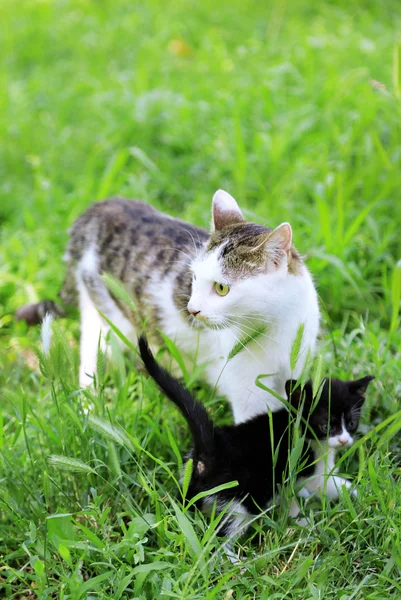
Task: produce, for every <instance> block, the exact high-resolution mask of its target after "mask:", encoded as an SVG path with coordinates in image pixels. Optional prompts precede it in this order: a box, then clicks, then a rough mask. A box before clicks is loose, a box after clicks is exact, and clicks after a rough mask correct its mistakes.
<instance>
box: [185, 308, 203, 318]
mask: <svg viewBox="0 0 401 600" xmlns="http://www.w3.org/2000/svg"><path fill="white" fill-rule="evenodd" d="M188 312H189V314H190V315H193V316H194V317H196V315H199V313H200V310H195V309H194V308H188Z"/></svg>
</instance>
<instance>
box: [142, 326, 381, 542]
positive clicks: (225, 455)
mask: <svg viewBox="0 0 401 600" xmlns="http://www.w3.org/2000/svg"><path fill="white" fill-rule="evenodd" d="M139 350H140V354H141V357H142V360H143V362H144V364H145V366H146V369H147V371H148V372H149V374H150V375H151V377H152V378H153V379H154V380H155V381H156V383H157V384H158V386H159V387H160V389H161V390H162V391H163V392H164V394H165V395H166V396H167V397H168V398H169V399H170V400H171V401H172V402H174V404H175V405H176V406H177V407H178V408H179V409H180V411H181V412H182V414H183V415H184V417H185V419H186V420H187V422H188V425H189V427H190V430H191V434H192V437H193V441H194V448H193V450H192V458H193V463H194V464H193V473H192V478H191V482H190V485H189V489H188V495H187V497H188V498H189V499H190V498H193V497H194V496H195V495H196V494H198V493H199V492H203V491H206V490H210V489H212V488H213V487H215V486H218V485H221V484H223V483H228V482H230V481H234V480H237V481H238V486H237V487H234V488H231V489H228V490H223V491H222V492H220V493H219V494H218V495H217V496H216V499H217V500H218V508H220V509H221V508H222V507H224V505H226V504H227V503H229V502H231V501H232V500H237V501H240V502H241V504H242V507H244V508H245V509H246V510H247V512H248V513H249V514H258V513H259V512H260V510H261V509H264V508H265V507H266V506H267V505H268V503H269V502H270V501H271V500H272V499H273V497H274V495H275V493H276V492H277V489H278V486H279V485H280V484H282V483H283V482H284V481H285V478H286V476H287V475H288V473H287V471H288V469H287V466H288V458H289V454H290V451H291V448H292V423H293V421H294V419H293V417H292V416H291V415H290V412H289V411H288V410H287V409H286V408H283V409H282V410H279V411H277V412H274V413H271V414H270V415H269V414H263V415H260V416H257V417H254V418H253V419H251V420H249V421H247V422H245V423H240V424H238V425H226V426H223V427H217V426H215V425H214V424H213V421H212V420H211V419H210V417H209V415H208V413H207V411H206V409H205V407H204V406H203V405H202V404H201V403H200V402H199V401H197V400H195V399H194V398H193V397H192V396H191V394H190V393H189V391H188V390H187V389H186V388H185V387H184V386H183V385H181V383H179V381H177V379H175V378H174V377H172V376H171V375H170V373H168V372H167V371H166V370H165V369H163V368H162V367H161V366H160V365H159V364H158V363H157V362H156V361H155V359H154V357H153V355H152V353H151V351H150V350H149V347H148V343H147V340H146V338H145V337H144V336H142V337H141V338H140V339H139ZM371 379H373V377H366V378H364V379H363V380H359V381H358V382H343V381H340V380H338V379H332V380H331V386H330V382H329V380H325V382H324V384H323V386H322V389H321V395H320V398H319V400H316V399H315V400H314V399H313V394H312V386H311V384H310V383H308V384H306V386H305V387H304V389H303V390H301V388H300V387H299V386H298V387H296V386H297V382H295V381H291V382H287V386H286V387H287V393H288V396H289V399H290V404H291V406H292V407H293V408H295V409H298V408H300V407H302V410H303V413H302V417H303V418H302V420H301V433H302V434H304V448H303V453H302V458H301V468H300V471H299V472H298V475H307V474H308V472H309V471H310V470H311V469H312V470H313V467H311V463H312V462H313V460H314V455H313V451H312V449H311V447H310V444H309V441H310V440H311V439H316V438H318V439H324V438H326V437H327V433H325V434H324V433H323V432H322V429H321V425H322V422H323V423H328V420H329V417H330V427H331V426H332V424H333V427H335V426H336V424H337V421H338V419H340V423H341V418H344V419H345V420H346V419H347V418H348V417H346V415H348V414H352V415H353V417H352V418H353V420H356V423H358V420H359V414H360V407H361V406H362V404H363V401H364V397H363V393H364V391H365V390H366V387H367V385H368V383H369V381H370V380H371ZM315 405H316V406H315ZM291 412H292V411H291ZM342 416H343V417H342ZM270 431H272V432H273V436H272V437H271V435H270ZM272 438H273V439H272ZM274 454H275V455H276V459H275V460H273V456H274ZM198 506H199V508H201V509H202V508H203V509H204V508H205V502H204V500H203V499H202V500H200V502H199V503H198ZM231 525H232V523H231V522H230V519H227V520H226V521H225V525H224V527H223V528H222V529H221V531H220V535H225V534H226V533H232V529H231Z"/></svg>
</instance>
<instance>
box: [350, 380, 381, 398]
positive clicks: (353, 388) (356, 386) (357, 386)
mask: <svg viewBox="0 0 401 600" xmlns="http://www.w3.org/2000/svg"><path fill="white" fill-rule="evenodd" d="M374 378H375V377H374V376H373V375H367V376H366V377H362V379H357V380H356V381H349V382H348V389H349V391H350V393H351V394H352V395H353V396H356V397H357V398H358V399H362V400H364V399H365V394H366V390H367V389H368V385H369V383H370V382H371V381H373V379H374Z"/></svg>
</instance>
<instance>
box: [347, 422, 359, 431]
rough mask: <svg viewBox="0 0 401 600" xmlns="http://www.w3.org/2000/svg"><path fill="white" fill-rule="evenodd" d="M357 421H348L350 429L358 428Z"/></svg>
mask: <svg viewBox="0 0 401 600" xmlns="http://www.w3.org/2000/svg"><path fill="white" fill-rule="evenodd" d="M356 426H357V423H356V421H348V429H356Z"/></svg>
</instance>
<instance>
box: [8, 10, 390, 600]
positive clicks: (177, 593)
mask: <svg viewBox="0 0 401 600" xmlns="http://www.w3.org/2000/svg"><path fill="white" fill-rule="evenodd" d="M400 26H401V8H400V5H399V1H398V0H387V1H386V2H384V1H382V2H374V1H373V0H364V1H362V0H355V1H354V2H345V1H337V2H335V1H331V2H317V1H316V2H314V1H310V2H306V1H305V0H304V1H301V0H291V2H290V1H289V0H288V1H287V2H285V1H267V2H256V1H248V2H239V1H236V0H234V1H233V2H230V3H223V2H210V1H209V0H205V1H203V2H199V3H195V2H191V1H189V0H177V1H175V2H170V1H166V2H160V0H157V1H155V0H148V1H147V2H143V3H139V2H129V1H127V0H114V1H113V2H112V1H109V0H102V1H99V2H95V1H90V0H74V1H72V0H71V1H69V0H58V1H54V2H51V1H47V0H37V1H34V0H30V1H28V0H20V1H19V2H18V8H17V7H16V4H15V2H13V1H11V0H3V1H2V2H1V5H0V29H1V31H0V53H1V56H2V58H3V64H2V67H1V70H0V83H1V90H2V93H1V94H0V140H1V144H0V227H1V232H0V235H1V247H0V384H1V392H0V393H1V415H0V425H1V427H0V450H1V454H0V560H1V566H0V595H1V593H2V592H1V590H2V589H3V590H4V591H3V596H4V597H6V598H61V599H67V598H73V599H75V598H76V599H77V600H80V599H84V598H110V599H119V598H121V599H127V600H128V599H133V598H138V599H143V598H156V597H158V598H160V599H164V598H166V599H167V598H182V599H183V600H189V599H195V598H199V599H204V598H206V599H212V598H217V599H227V600H229V599H230V598H234V599H235V600H239V599H245V598H246V599H251V598H255V599H262V600H263V599H266V600H267V599H271V598H276V599H282V598H288V599H292V598H294V599H303V598H305V599H308V600H309V599H310V600H312V599H313V600H318V599H320V598H325V599H328V598H336V599H337V598H338V599H339V600H351V599H352V600H358V599H359V600H361V599H364V600H365V599H368V598H369V599H377V600H379V599H380V600H383V598H389V597H390V596H391V597H394V598H397V597H401V578H400V575H401V549H400V535H401V497H400V496H401V490H400V484H399V477H400V474H401V470H400V464H401V443H400V441H399V429H400V427H401V416H400V415H399V414H398V413H397V411H398V410H399V409H400V403H399V397H400V394H401V384H400V381H401V351H400V343H401V334H400V331H399V324H400V322H399V306H400V294H401V266H400V265H398V267H397V261H398V260H399V259H401V236H400V231H401V208H400V207H401V202H400V200H401V47H400V42H401V38H400ZM220 187H221V188H223V189H226V190H227V191H229V192H230V193H232V194H233V195H234V196H235V197H236V198H237V199H238V201H239V203H240V205H241V206H242V207H243V208H244V212H245V214H246V215H247V216H248V217H249V218H253V219H256V220H259V221H261V222H263V223H267V224H269V225H270V226H276V225H278V224H279V223H280V222H282V221H284V220H287V221H289V222H290V223H291V224H292V226H293V230H294V242H295V244H296V246H297V247H298V248H299V250H300V251H301V252H302V253H303V254H305V255H306V257H307V259H308V265H309V267H310V269H311V271H312V272H313V275H314V277H315V280H316V284H317V287H318V291H319V294H320V297H321V300H322V309H323V311H324V320H323V331H322V336H321V338H322V339H321V355H322V357H323V359H324V362H325V365H326V366H325V371H326V372H327V373H329V372H331V373H332V374H333V375H337V376H341V377H351V376H363V375H365V374H374V375H376V377H377V379H376V381H375V382H374V384H373V385H372V388H371V389H370V390H369V394H368V400H367V403H366V406H365V410H364V416H363V423H362V425H361V432H362V434H364V435H365V436H366V437H365V438H363V439H362V441H361V442H360V443H359V444H358V445H357V448H356V449H355V452H354V453H350V457H349V460H347V461H345V462H344V463H343V465H342V468H343V467H344V469H345V470H347V471H348V472H350V473H353V474H354V476H355V477H356V478H357V480H358V489H359V495H358V498H357V499H352V500H351V499H350V497H349V496H348V494H345V496H344V498H343V499H342V500H341V501H340V502H339V503H338V504H337V505H332V506H323V507H321V508H320V509H318V510H317V511H316V512H315V513H313V515H312V516H311V518H312V520H314V525H313V526H311V527H309V528H307V529H305V530H302V529H300V528H299V527H297V526H295V525H294V524H293V523H289V522H288V521H287V519H286V515H285V514H282V513H280V512H276V514H275V515H274V519H273V518H272V517H273V515H272V514H271V513H268V514H267V515H266V516H264V517H262V518H261V519H260V520H259V521H258V522H257V523H256V533H253V534H252V535H249V536H248V537H245V538H242V540H241V542H240V543H239V544H238V545H237V549H241V547H242V550H241V552H242V555H243V556H244V557H245V558H244V561H243V563H242V565H240V566H238V565H232V564H230V563H229V562H228V561H227V560H226V559H225V558H224V557H223V556H220V554H219V553H218V548H219V543H218V542H216V540H215V537H214V528H215V525H216V523H215V520H214V521H213V523H212V526H211V528H208V523H209V522H208V521H207V520H204V519H203V518H202V517H201V515H199V514H197V513H195V514H194V513H191V512H187V510H186V508H185V507H184V505H183V503H182V502H180V501H179V500H178V495H177V485H179V484H177V482H176V480H175V479H177V480H178V479H179V473H180V466H181V464H182V457H183V456H185V451H186V449H187V448H188V442H189V440H188V435H187V432H186V429H185V427H184V424H183V422H182V419H181V418H180V417H179V416H178V415H177V413H176V411H175V410H173V409H172V408H171V407H170V406H169V405H168V404H167V402H166V401H165V400H163V398H161V397H160V395H159V394H158V393H157V392H156V390H155V387H154V386H153V385H152V384H151V383H150V382H148V381H146V380H145V379H143V378H142V376H141V375H140V374H137V373H136V372H135V370H134V369H133V367H132V364H131V361H132V357H130V356H128V357H126V358H124V357H123V356H121V354H119V353H118V352H117V351H116V361H115V365H114V366H113V367H109V366H107V367H106V365H105V364H104V362H103V361H99V368H98V378H99V385H98V390H97V393H96V394H95V395H94V396H93V398H91V401H92V402H93V403H94V409H93V411H92V414H93V415H94V416H95V417H96V416H97V417H99V418H101V419H103V420H101V421H97V420H96V419H95V420H93V419H92V420H89V419H88V415H87V411H85V406H86V405H87V403H88V397H87V394H84V393H83V392H80V391H78V386H77V379H76V366H77V340H78V333H79V332H78V326H77V323H76V322H75V321H74V320H68V321H67V320H63V321H61V322H60V324H59V326H58V328H56V332H55V338H54V339H55V342H54V346H53V350H52V353H51V355H50V357H49V358H46V357H43V356H42V361H41V362H42V364H41V367H42V369H41V370H40V369H39V367H38V361H37V358H36V354H35V351H36V349H38V348H39V330H38V329H32V330H29V331H28V330H27V329H26V328H25V326H24V325H23V324H22V323H15V322H14V320H13V312H14V311H15V310H16V309H17V308H18V307H19V306H20V305H21V304H23V303H25V302H28V301H35V300H38V299H41V298H47V297H53V298H55V297H56V295H57V291H58V289H59V286H60V284H61V282H62V279H63V267H62V263H61V257H62V254H63V252H64V248H65V244H66V241H67V229H68V227H69V226H70V225H71V224H72V222H73V221H74V219H75V218H76V217H77V216H78V215H79V214H80V213H81V212H82V211H83V210H84V209H85V208H86V207H87V206H88V205H89V203H90V202H92V201H93V200H100V199H103V198H105V197H107V196H109V195H113V194H120V195H126V196H129V197H133V198H141V199H144V200H146V201H148V202H150V203H152V204H154V205H155V206H157V207H159V208H161V209H163V210H165V211H168V212H169V213H170V214H172V215H176V216H180V217H183V218H185V219H188V220H190V221H192V222H194V223H196V224H198V225H202V226H208V223H209V214H210V202H211V197H212V195H213V193H214V191H215V190H216V189H217V188H220ZM199 394H200V397H201V398H203V399H204V400H205V402H206V403H207V404H208V405H209V406H210V408H211V410H212V411H213V414H214V416H215V417H216V419H217V420H220V422H222V421H223V420H227V419H228V412H227V411H226V410H222V409H221V404H220V403H218V402H216V401H215V400H214V401H211V400H210V399H209V392H208V391H207V390H201V391H200V392H199ZM386 419H387V421H386ZM382 422H384V424H383V425H381V423H382ZM53 455H57V456H60V455H61V456H64V457H69V459H70V460H69V461H68V460H66V459H57V458H55V459H53V460H52V461H49V457H51V456H53ZM74 461H75V462H74Z"/></svg>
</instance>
